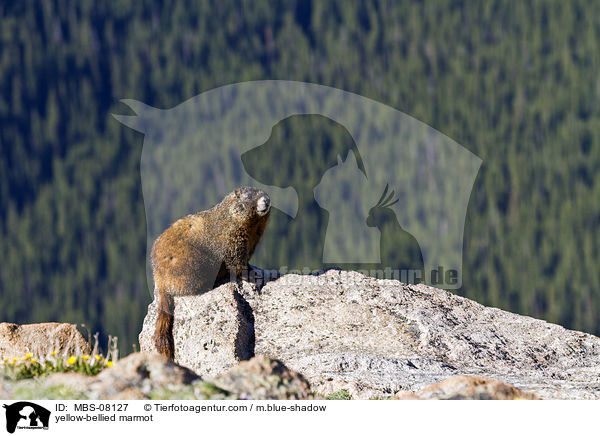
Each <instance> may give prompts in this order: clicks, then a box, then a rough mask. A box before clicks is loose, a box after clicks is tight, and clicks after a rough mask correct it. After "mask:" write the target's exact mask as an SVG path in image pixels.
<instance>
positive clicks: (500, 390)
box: [394, 375, 538, 400]
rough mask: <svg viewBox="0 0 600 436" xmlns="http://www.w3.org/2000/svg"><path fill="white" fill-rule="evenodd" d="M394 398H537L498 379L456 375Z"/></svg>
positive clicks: (399, 394) (402, 392)
mask: <svg viewBox="0 0 600 436" xmlns="http://www.w3.org/2000/svg"><path fill="white" fill-rule="evenodd" d="M394 399H396V400H537V399H538V398H537V397H536V396H535V395H533V394H530V393H528V392H523V391H522V390H520V389H517V388H516V387H514V386H512V385H509V384H506V383H504V382H501V381H498V380H492V379H489V378H485V377H469V376H465V375H457V376H455V377H450V378H448V379H446V380H444V381H442V382H440V383H436V384H433V385H431V386H427V387H426V388H423V389H421V390H420V391H418V392H416V393H413V392H406V391H401V392H399V393H398V394H396V396H395V397H394Z"/></svg>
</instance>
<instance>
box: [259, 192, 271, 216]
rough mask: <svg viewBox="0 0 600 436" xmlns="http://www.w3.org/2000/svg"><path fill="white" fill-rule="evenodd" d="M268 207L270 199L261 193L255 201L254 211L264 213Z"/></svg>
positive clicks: (269, 206)
mask: <svg viewBox="0 0 600 436" xmlns="http://www.w3.org/2000/svg"><path fill="white" fill-rule="evenodd" d="M270 208H271V199H270V198H269V196H268V195H263V196H262V197H260V198H259V199H258V201H257V202H256V211H257V212H258V213H259V214H261V215H264V214H266V213H267V212H268V211H269V209H270Z"/></svg>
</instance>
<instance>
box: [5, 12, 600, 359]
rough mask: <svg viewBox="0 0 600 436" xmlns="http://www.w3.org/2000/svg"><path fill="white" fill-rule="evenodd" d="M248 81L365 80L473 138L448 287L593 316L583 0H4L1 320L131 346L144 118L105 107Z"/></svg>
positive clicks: (541, 313) (597, 59) (138, 297)
mask: <svg viewBox="0 0 600 436" xmlns="http://www.w3.org/2000/svg"><path fill="white" fill-rule="evenodd" d="M259 79H260V80H262V79H286V80H297V81H305V82H312V83H319V84H323V85H328V86H332V87H336V88H341V89H343V90H346V91H350V92H354V93H357V94H360V95H363V96H366V97H369V98H371V99H374V100H377V101H379V102H382V103H384V104H386V105H390V106H392V107H394V108H396V109H398V110H401V111H403V112H405V113H407V114H410V115H412V116H413V117H415V118H417V119H419V120H421V121H423V122H425V123H427V124H428V125H430V126H432V127H433V128H435V129H437V130H439V131H440V132H442V133H444V134H445V135H448V136H449V137H451V138H453V139H454V140H455V141H457V142H458V143H459V144H461V145H462V146H464V147H466V148H467V149H469V150H470V151H472V152H473V153H475V154H476V155H478V156H479V157H480V158H482V159H483V164H482V166H481V169H480V171H479V174H478V177H477V179H476V181H475V186H474V189H473V193H472V195H471V200H470V204H469V208H468V212H467V219H466V225H465V238H464V266H463V287H462V288H461V289H460V290H458V291H456V292H458V293H460V294H461V295H464V296H467V297H469V298H472V299H474V300H476V301H478V302H480V303H483V304H486V305H492V306H496V307H500V308H502V309H507V310H511V311H514V312H518V313H521V314H526V315H531V316H534V317H538V318H543V319H546V320H548V321H551V322H556V323H560V324H562V325H564V326H566V327H568V328H573V329H578V330H584V331H587V332H590V333H595V334H600V322H599V321H600V288H599V286H598V284H599V283H600V268H598V266H599V265H600V105H599V103H600V2H584V1H569V2H560V1H556V2H550V1H549V2H539V1H535V2H507V1H504V2H503V1H486V2H477V1H473V2H468V1H436V2H427V3H425V4H422V3H420V2H407V1H402V2H395V1H376V2H359V1H315V0H313V1H300V0H298V1H290V2H275V1H272V2H270V1H255V2H238V1H232V0H220V1H214V2H189V3H184V2H175V1H140V0H137V1H133V0H116V1H110V2H109V1H92V0H88V1H83V0H82V1H76V2H68V1H66V0H53V1H50V0H48V1H33V0H22V1H3V2H1V3H0V321H7V322H16V323H30V322H42V321H64V322H74V323H82V324H85V325H86V326H87V328H89V329H90V331H92V332H95V331H99V332H101V333H102V334H103V335H106V334H112V335H116V336H118V337H119V342H120V348H121V350H122V352H123V353H127V352H129V351H131V349H132V348H131V346H132V344H135V343H137V334H138V332H139V330H140V328H141V325H142V320H143V317H144V315H145V312H146V308H147V305H148V303H149V302H150V300H151V295H150V293H149V291H148V288H147V282H146V269H145V268H146V267H145V260H146V259H145V256H146V220H145V214H144V203H143V198H142V192H141V184H140V156H141V150H142V143H143V135H141V134H140V133H136V132H134V131H133V130H131V129H128V128H125V127H124V126H122V125H120V124H119V123H118V122H117V121H116V120H115V119H114V118H112V117H111V116H110V114H111V113H124V114H126V113H131V112H130V111H129V109H128V108H127V107H125V106H124V105H123V104H121V103H119V100H120V99H122V98H132V99H136V100H140V101H143V102H145V103H147V104H149V105H152V106H156V107H160V108H169V107H173V106H175V105H177V104H179V103H181V102H182V101H184V100H186V99H188V98H190V97H193V96H195V95H196V94H198V93H201V92H203V91H206V90H209V89H212V88H215V87H217V86H221V85H225V84H231V83H236V82H240V81H247V80H259ZM300 243H301V242H300ZM400 249H401V248H400Z"/></svg>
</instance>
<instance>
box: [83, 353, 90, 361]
mask: <svg viewBox="0 0 600 436" xmlns="http://www.w3.org/2000/svg"><path fill="white" fill-rule="evenodd" d="M81 358H82V359H83V360H88V359H89V358H90V356H88V355H87V354H84V355H83V356H81Z"/></svg>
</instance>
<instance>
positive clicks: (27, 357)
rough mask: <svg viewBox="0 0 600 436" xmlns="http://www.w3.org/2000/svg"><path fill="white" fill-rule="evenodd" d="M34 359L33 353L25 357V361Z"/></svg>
mask: <svg viewBox="0 0 600 436" xmlns="http://www.w3.org/2000/svg"><path fill="white" fill-rule="evenodd" d="M32 357H33V354H31V353H27V354H26V355H25V359H31V358H32Z"/></svg>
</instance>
